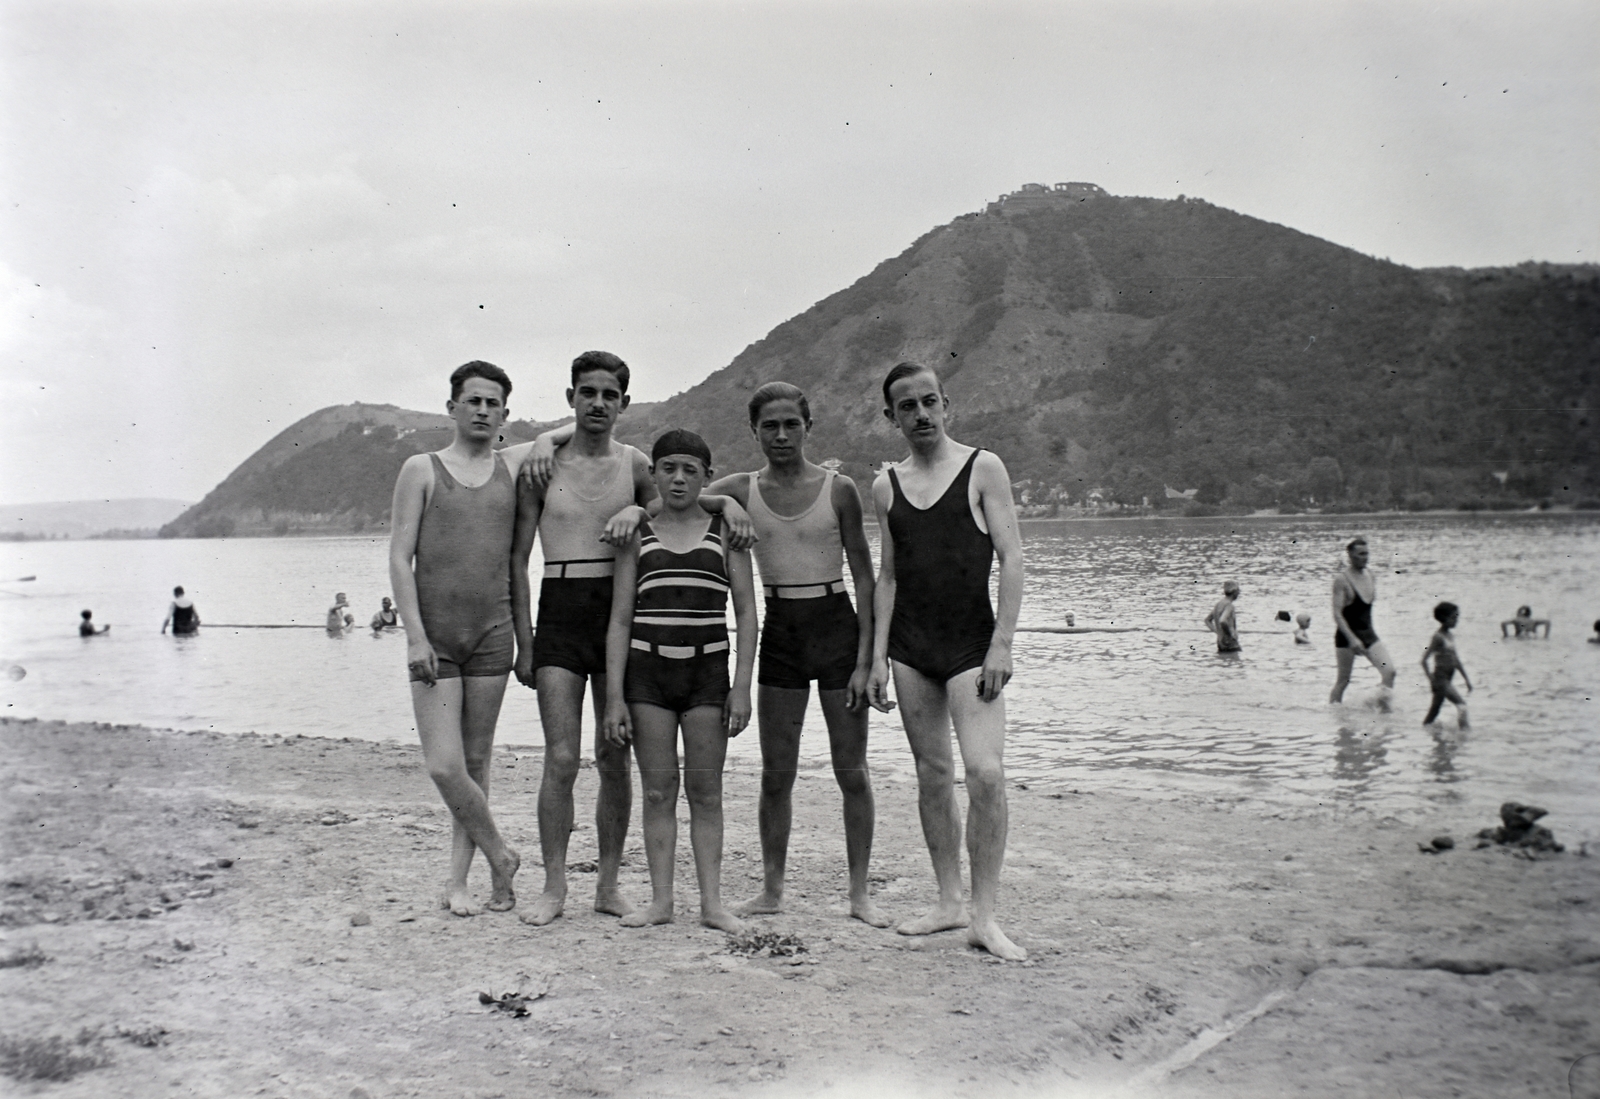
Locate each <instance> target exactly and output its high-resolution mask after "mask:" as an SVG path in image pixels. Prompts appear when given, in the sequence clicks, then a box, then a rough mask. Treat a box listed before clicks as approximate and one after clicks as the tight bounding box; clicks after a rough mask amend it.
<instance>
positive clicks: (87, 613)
mask: <svg viewBox="0 0 1600 1099" xmlns="http://www.w3.org/2000/svg"><path fill="white" fill-rule="evenodd" d="M81 617H83V618H93V617H94V611H84V612H83V614H82V615H81Z"/></svg>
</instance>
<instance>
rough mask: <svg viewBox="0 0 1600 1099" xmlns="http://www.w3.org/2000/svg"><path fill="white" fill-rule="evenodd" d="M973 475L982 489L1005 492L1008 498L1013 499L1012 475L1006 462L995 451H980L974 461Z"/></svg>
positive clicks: (986, 491) (987, 491)
mask: <svg viewBox="0 0 1600 1099" xmlns="http://www.w3.org/2000/svg"><path fill="white" fill-rule="evenodd" d="M972 476H973V479H974V480H975V481H977V483H978V488H979V489H980V490H981V491H983V492H985V493H990V492H993V493H1000V494H1004V496H1005V498H1006V499H1007V500H1010V499H1011V475H1010V474H1009V473H1007V472H1006V464H1005V463H1004V462H1002V461H1001V460H1000V456H999V455H998V454H996V453H995V452H994V451H992V450H980V451H979V452H978V458H977V460H976V461H975V462H973V463H972Z"/></svg>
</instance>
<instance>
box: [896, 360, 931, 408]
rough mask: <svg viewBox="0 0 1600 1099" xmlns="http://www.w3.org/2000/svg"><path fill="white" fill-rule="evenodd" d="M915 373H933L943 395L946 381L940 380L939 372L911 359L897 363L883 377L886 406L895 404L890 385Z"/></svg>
mask: <svg viewBox="0 0 1600 1099" xmlns="http://www.w3.org/2000/svg"><path fill="white" fill-rule="evenodd" d="M913 374H932V375H933V380H934V382H935V383H937V384H938V386H939V393H940V395H941V396H942V395H943V394H944V383H943V382H941V381H939V374H938V372H937V371H935V370H934V369H933V367H931V366H924V365H923V364H922V363H914V362H910V361H907V362H903V363H895V365H894V369H892V370H890V371H889V373H888V374H887V375H885V377H884V379H883V407H884V408H889V407H892V405H893V404H894V402H893V401H892V400H891V399H890V398H889V387H890V386H892V385H893V384H894V383H895V382H897V381H899V380H900V379H901V378H909V377H911V375H913Z"/></svg>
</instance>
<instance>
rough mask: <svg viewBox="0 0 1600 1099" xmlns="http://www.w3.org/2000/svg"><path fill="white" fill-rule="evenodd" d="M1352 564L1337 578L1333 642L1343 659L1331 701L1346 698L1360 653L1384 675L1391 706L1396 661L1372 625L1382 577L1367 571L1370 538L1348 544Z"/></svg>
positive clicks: (1385, 698)
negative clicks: (1345, 690) (1390, 656)
mask: <svg viewBox="0 0 1600 1099" xmlns="http://www.w3.org/2000/svg"><path fill="white" fill-rule="evenodd" d="M1345 552H1346V553H1347V554H1348V555H1349V557H1350V566H1349V567H1348V568H1346V569H1344V570H1342V571H1341V572H1340V573H1339V575H1338V576H1335V577H1334V578H1333V625H1334V634H1333V645H1334V649H1333V651H1334V655H1335V657H1336V659H1337V660H1338V662H1339V678H1338V679H1337V680H1335V681H1334V684H1333V691H1332V693H1330V694H1329V695H1328V701H1329V702H1343V701H1344V689H1345V688H1346V687H1348V686H1349V685H1350V673H1351V672H1352V671H1354V670H1355V665H1356V657H1358V656H1364V657H1366V658H1367V659H1368V660H1370V661H1371V662H1372V666H1373V667H1374V668H1377V669H1378V674H1379V675H1381V676H1382V677H1383V688H1382V694H1381V695H1380V698H1379V702H1380V705H1384V706H1387V705H1388V700H1389V690H1390V688H1392V687H1393V686H1394V661H1393V660H1390V659H1389V650H1388V649H1387V648H1385V647H1384V644H1383V642H1382V641H1379V640H1378V634H1377V632H1376V631H1375V630H1373V628H1372V604H1373V603H1375V602H1377V600H1378V581H1377V578H1376V577H1374V576H1373V575H1372V574H1371V573H1369V572H1368V571H1367V559H1368V550H1367V540H1366V539H1365V538H1356V539H1354V540H1352V541H1351V542H1350V544H1349V545H1347V546H1345Z"/></svg>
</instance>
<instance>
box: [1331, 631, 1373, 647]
mask: <svg viewBox="0 0 1600 1099" xmlns="http://www.w3.org/2000/svg"><path fill="white" fill-rule="evenodd" d="M1356 636H1357V637H1359V638H1360V639H1361V644H1362V645H1364V646H1366V647H1367V648H1369V649H1370V648H1372V646H1374V645H1376V644H1377V643H1378V635H1377V633H1376V632H1374V631H1373V630H1356ZM1333 646H1334V648H1336V649H1348V648H1349V647H1350V639H1349V638H1347V637H1345V635H1344V631H1343V630H1335V631H1334V632H1333Z"/></svg>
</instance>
